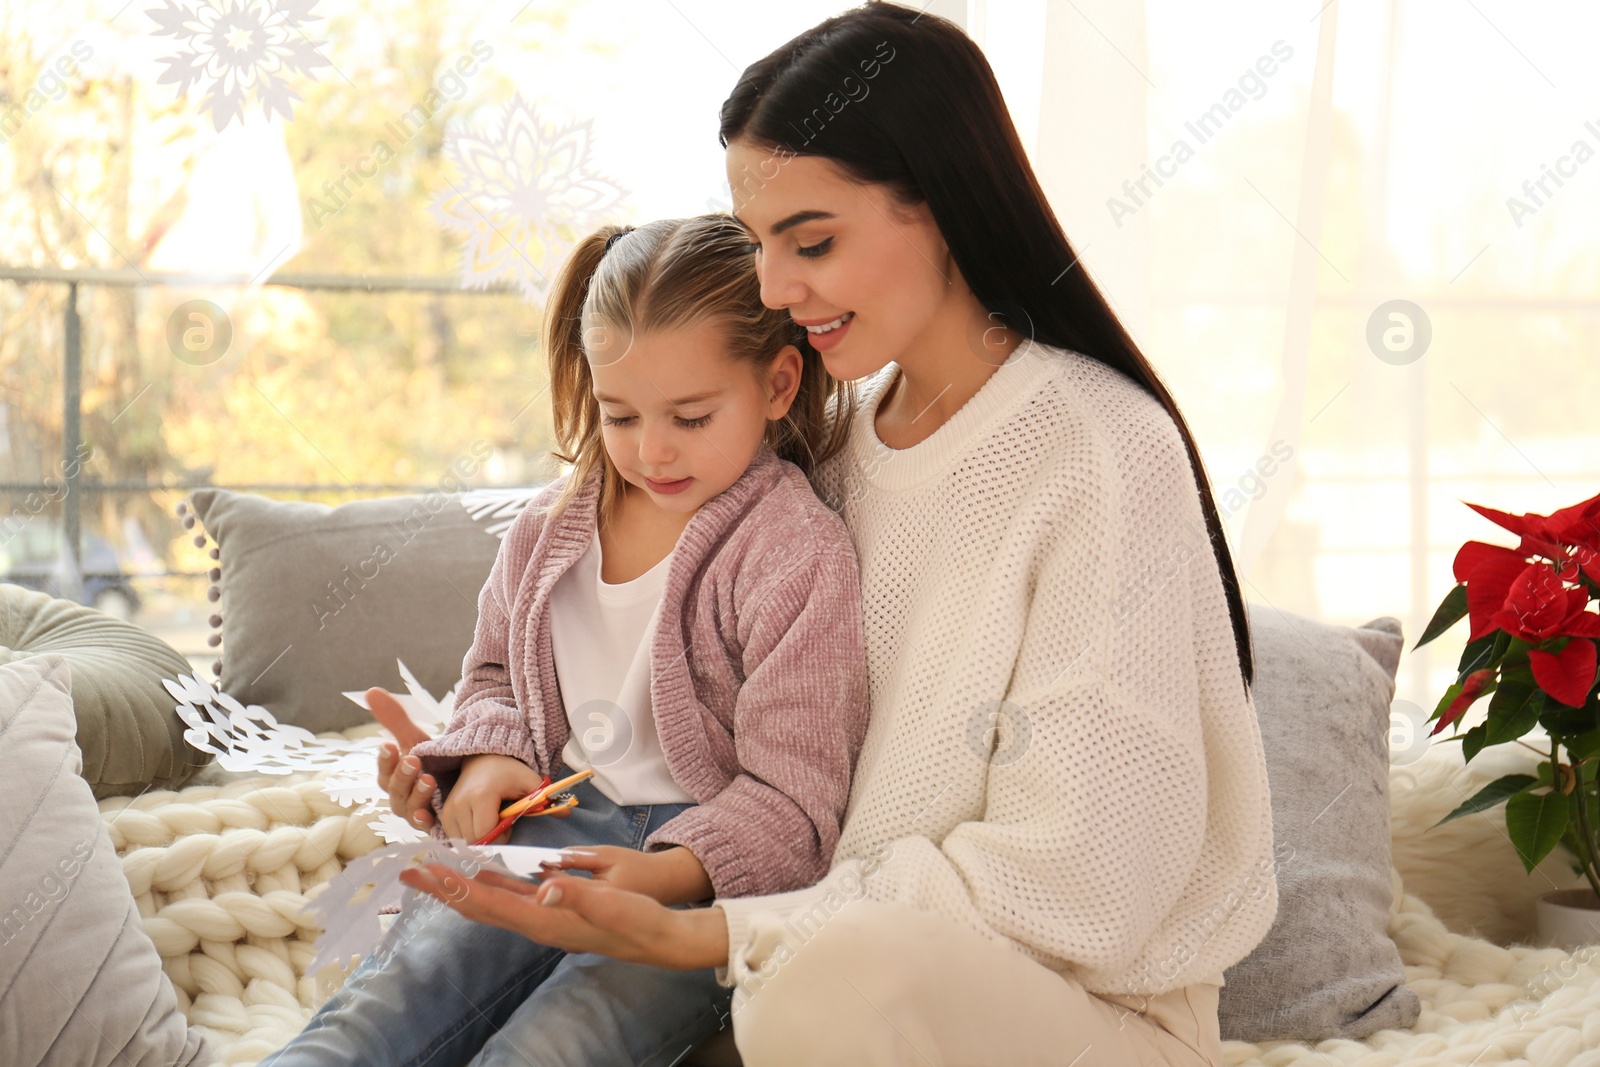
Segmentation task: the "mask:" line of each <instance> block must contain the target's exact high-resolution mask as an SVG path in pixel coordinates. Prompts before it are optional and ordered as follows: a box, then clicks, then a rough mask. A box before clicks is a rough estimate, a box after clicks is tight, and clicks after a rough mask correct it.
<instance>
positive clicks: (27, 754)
mask: <svg viewBox="0 0 1600 1067" xmlns="http://www.w3.org/2000/svg"><path fill="white" fill-rule="evenodd" d="M70 678H71V668H70V667H69V666H68V664H67V661H66V659H65V658H64V657H62V656H61V655H59V654H57V653H45V654H42V655H37V656H29V657H28V658H27V659H19V660H14V661H12V662H10V663H5V664H0V765H3V766H4V767H5V768H6V775H7V778H6V804H7V807H8V808H9V811H8V814H7V817H6V818H4V819H0V908H4V909H5V910H4V912H3V913H0V1063H3V1064H5V1065H6V1067H34V1065H37V1064H57V1065H60V1067H68V1065H69V1064H70V1065H71V1067H101V1065H107V1067H109V1065H111V1064H118V1065H120V1067H187V1065H196V1067H198V1065H201V1064H209V1063H212V1062H214V1057H213V1056H212V1054H211V1049H210V1047H209V1046H208V1045H207V1043H206V1041H205V1038H204V1037H203V1036H202V1035H201V1034H200V1033H199V1032H198V1031H195V1030H191V1029H190V1028H189V1024H188V1022H187V1021H186V1020H185V1019H184V1017H183V1016H182V1015H181V1014H180V1013H179V1011H178V999H177V995H176V994H174V993H173V991H172V984H171V982H170V981H169V980H168V978H167V975H166V973H165V972H164V971H162V969H161V957H160V956H159V955H157V953H156V947H155V945H154V944H152V943H151V941H150V938H149V937H147V936H146V935H145V932H144V926H143V923H142V921H141V920H140V918H139V911H138V908H137V907H136V906H135V905H134V901H133V894H131V893H130V892H129V891H128V880H127V878H126V877H125V876H124V875H123V873H122V863H121V861H120V860H118V858H117V852H116V849H115V848H114V847H113V846H112V844H111V838H110V837H109V836H108V835H107V834H106V828H105V825H104V824H103V823H102V822H101V820H100V810H99V808H98V807H97V805H96V804H95V800H94V797H93V796H92V795H91V794H90V792H89V784H88V783H87V782H85V781H84V780H83V777H82V776H81V774H80V771H81V770H82V768H83V757H82V754H81V753H80V752H79V750H78V746H77V744H76V743H75V742H74V741H73V734H74V733H75V731H76V729H77V722H76V719H75V718H74V717H73V714H72V695H71V685H70Z"/></svg>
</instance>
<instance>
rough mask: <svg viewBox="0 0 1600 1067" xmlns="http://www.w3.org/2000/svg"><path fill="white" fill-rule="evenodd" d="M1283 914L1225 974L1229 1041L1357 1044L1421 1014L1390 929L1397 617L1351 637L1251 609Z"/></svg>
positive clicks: (1222, 1018)
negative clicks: (1391, 748) (1391, 754)
mask: <svg viewBox="0 0 1600 1067" xmlns="http://www.w3.org/2000/svg"><path fill="white" fill-rule="evenodd" d="M1246 607H1247V611H1248V612H1249V618H1250V629H1251V648H1252V651H1253V652H1254V656H1255V667H1256V674H1255V686H1254V697H1255V705H1256V717H1257V720H1258V722H1259V723H1260V727H1261V743H1262V747H1263V749H1264V750H1265V753H1266V761H1267V778H1268V782H1269V783H1270V786H1271V790H1272V824H1273V839H1274V844H1275V857H1276V861H1277V864H1276V876H1277V882H1278V916H1277V919H1276V921H1275V922H1274V923H1273V925H1272V929H1271V930H1269V931H1268V933H1267V936H1266V937H1265V938H1264V939H1263V940H1262V942H1261V943H1260V944H1259V945H1257V946H1256V948H1255V949H1254V950H1253V951H1252V952H1251V953H1250V955H1248V956H1246V957H1245V958H1244V959H1243V960H1241V961H1239V962H1238V963H1237V964H1235V965H1234V966H1233V967H1230V968H1229V969H1228V970H1226V971H1225V972H1224V974H1223V977H1224V980H1225V982H1226V984H1225V985H1224V986H1223V987H1222V990H1221V992H1220V994H1219V1002H1218V1013H1217V1014H1218V1019H1219V1022H1220V1024H1221V1030H1222V1037H1223V1039H1224V1040H1232V1041H1249V1042H1252V1043H1257V1042H1261V1041H1273V1040H1300V1041H1313V1042H1315V1041H1320V1040H1322V1039H1324V1038H1335V1037H1337V1038H1347V1039H1350V1040H1360V1039H1362V1038H1365V1037H1367V1036H1368V1035H1370V1034H1373V1033H1376V1032H1377V1031H1379V1030H1382V1029H1386V1028H1396V1029H1409V1028H1410V1027H1411V1026H1412V1024H1414V1023H1415V1022H1416V1021H1417V1016H1418V1015H1419V1014H1420V1012H1421V1010H1422V1006H1421V1003H1420V1002H1419V1001H1418V999H1417V995H1416V994H1415V993H1414V992H1412V991H1411V990H1410V989H1409V988H1407V987H1406V985H1405V970H1404V967H1403V966H1402V964H1401V962H1400V950H1399V949H1398V948H1396V947H1395V944H1394V942H1393V941H1392V940H1391V939H1390V938H1389V935H1388V932H1387V931H1388V917H1389V907H1390V904H1391V902H1392V898H1393V891H1392V888H1391V884H1390V880H1389V867H1390V863H1389V748H1388V738H1389V705H1390V702H1391V701H1392V700H1393V698H1394V673H1395V669H1396V668H1397V667H1398V666H1399V663H1400V652H1401V648H1402V645H1403V639H1402V637H1401V634H1400V622H1399V620H1398V619H1394V618H1389V617H1384V618H1380V619H1374V620H1373V621H1372V622H1369V623H1366V624H1365V625H1363V626H1359V627H1356V628H1354V629H1352V628H1350V627H1348V626H1332V625H1328V624H1327V623H1322V622H1317V621H1315V620H1313V619H1308V618H1305V617H1304V616H1300V615H1293V614H1289V613H1285V612H1281V611H1278V610H1277V609H1275V608H1271V607H1268V606H1265V605H1262V604H1255V603H1251V604H1247V606H1246Z"/></svg>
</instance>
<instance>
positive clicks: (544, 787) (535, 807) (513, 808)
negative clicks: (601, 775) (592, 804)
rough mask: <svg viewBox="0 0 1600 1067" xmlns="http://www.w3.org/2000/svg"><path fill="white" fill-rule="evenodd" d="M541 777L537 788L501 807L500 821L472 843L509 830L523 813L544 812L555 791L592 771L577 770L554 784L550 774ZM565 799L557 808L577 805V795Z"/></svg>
mask: <svg viewBox="0 0 1600 1067" xmlns="http://www.w3.org/2000/svg"><path fill="white" fill-rule="evenodd" d="M541 777H542V778H543V779H544V781H543V782H542V783H541V784H540V786H539V788H538V789H535V790H534V791H533V792H531V793H529V794H528V795H527V796H525V797H523V798H522V799H521V800H518V801H515V802H513V803H511V804H508V805H507V806H506V807H504V808H502V809H501V810H500V821H499V822H498V823H497V824H495V828H494V829H493V830H490V831H489V832H488V833H487V834H484V835H483V837H481V838H479V839H478V840H477V841H474V842H473V844H474V845H487V844H488V843H489V842H490V841H493V840H494V839H495V838H497V837H499V836H500V835H501V834H503V833H505V832H506V831H507V830H509V829H510V828H511V824H512V823H514V822H516V821H517V820H518V819H519V818H521V817H522V816H523V815H543V814H545V812H546V811H547V810H549V809H550V798H551V797H552V796H553V795H554V794H555V793H557V792H559V791H561V790H563V789H565V788H567V787H568V786H570V785H576V784H578V783H579V782H581V781H583V780H584V779H586V778H593V777H594V771H592V770H590V771H579V772H578V773H577V774H574V775H570V776H568V777H566V778H563V779H561V781H559V782H555V783H554V784H552V783H551V781H550V776H549V775H548V774H546V775H542V776H541ZM566 799H570V801H571V803H565V802H564V803H562V804H561V805H560V808H559V809H558V810H562V811H565V810H567V809H569V808H573V807H576V806H577V804H578V798H577V797H571V798H563V800H564V801H565V800H566Z"/></svg>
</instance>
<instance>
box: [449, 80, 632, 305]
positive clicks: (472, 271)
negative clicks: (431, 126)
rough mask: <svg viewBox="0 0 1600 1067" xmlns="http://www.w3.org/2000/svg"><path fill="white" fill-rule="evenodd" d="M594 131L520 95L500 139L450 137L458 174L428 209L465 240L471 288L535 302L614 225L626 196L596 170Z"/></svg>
mask: <svg viewBox="0 0 1600 1067" xmlns="http://www.w3.org/2000/svg"><path fill="white" fill-rule="evenodd" d="M591 126H592V123H591V121H590V120H587V119H586V120H583V121H578V122H571V123H567V124H564V125H563V124H558V123H550V122H546V121H545V120H544V119H542V118H541V117H540V116H539V115H538V114H537V113H536V112H535V111H534V110H533V108H532V107H530V106H529V105H528V103H527V102H526V101H524V100H523V99H522V96H521V94H518V95H516V96H514V97H513V98H512V100H511V102H510V103H509V104H508V105H506V108H505V113H504V116H503V118H502V121H501V126H500V129H499V130H498V131H496V132H493V133H479V132H473V131H468V132H461V131H449V132H447V133H446V134H445V137H444V155H445V157H446V158H447V159H449V160H451V161H452V162H453V163H454V164H455V165H456V169H457V170H458V171H459V173H460V176H459V180H458V181H453V182H449V187H448V188H447V189H444V190H441V191H440V192H439V193H438V194H437V195H435V196H434V198H433V200H432V202H431V203H430V204H429V205H428V211H429V213H430V214H432V215H433V216H434V218H436V219H438V220H439V222H440V224H441V225H443V226H444V228H445V229H446V230H447V231H448V232H449V233H450V234H452V235H453V236H455V237H457V238H459V239H460V240H461V242H462V246H461V277H462V281H463V283H464V284H466V285H469V286H476V287H484V286H487V285H489V284H490V283H492V282H496V281H511V282H513V283H515V284H516V286H517V288H518V290H519V291H520V292H521V293H522V295H523V296H524V297H525V298H526V299H527V300H528V301H530V302H537V301H538V300H539V299H540V294H541V293H542V292H543V291H544V289H545V288H546V287H547V286H548V285H549V281H550V274H551V272H552V271H553V270H554V267H555V265H556V263H557V262H558V261H559V260H560V258H561V256H562V255H563V254H564V253H565V252H566V250H567V249H568V248H570V247H571V246H572V244H573V242H575V241H576V240H577V239H578V238H579V237H581V236H583V235H584V234H586V233H588V232H589V231H591V230H593V229H595V228H596V227H597V226H599V225H600V224H601V223H603V222H607V221H611V220H610V219H609V214H610V213H611V212H612V211H614V210H615V208H616V206H617V204H618V203H620V202H621V200H622V198H623V197H624V196H625V195H626V193H625V192H624V191H623V190H622V189H621V188H619V187H618V186H617V185H616V183H614V182H612V181H610V180H609V179H607V178H605V177H602V176H601V175H600V174H598V173H596V172H595V169H594V162H593V160H592V159H591V156H590V138H591V136H592V130H591ZM447 181H448V179H447Z"/></svg>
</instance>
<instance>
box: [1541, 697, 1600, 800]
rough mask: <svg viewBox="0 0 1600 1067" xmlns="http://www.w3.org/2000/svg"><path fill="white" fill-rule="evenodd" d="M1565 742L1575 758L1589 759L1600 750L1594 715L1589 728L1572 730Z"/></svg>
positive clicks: (1581, 711) (1590, 717)
mask: <svg viewBox="0 0 1600 1067" xmlns="http://www.w3.org/2000/svg"><path fill="white" fill-rule="evenodd" d="M1564 710H1565V709H1564ZM1573 714H1576V715H1588V712H1587V711H1586V710H1579V711H1575V712H1573ZM1551 732H1554V731H1551ZM1565 744H1566V747H1567V751H1568V752H1570V753H1572V758H1573V759H1580V760H1581V759H1588V758H1589V757H1590V756H1592V755H1594V754H1595V753H1596V752H1600V728H1596V727H1595V722H1594V717H1593V716H1592V715H1590V716H1589V729H1587V730H1584V731H1583V732H1581V733H1579V732H1578V731H1576V730H1574V731H1571V733H1570V735H1569V736H1568V737H1567V738H1566V740H1565ZM1595 828H1596V829H1600V824H1597V825H1596V827H1595Z"/></svg>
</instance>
